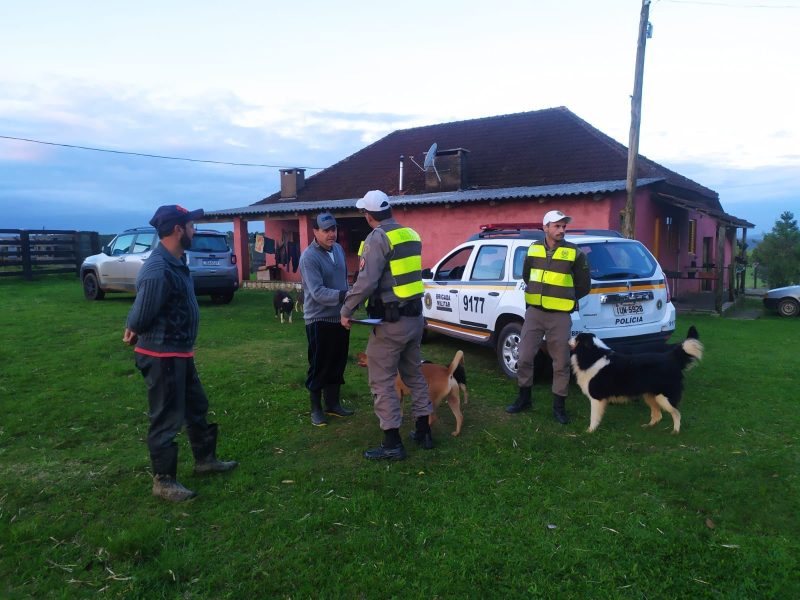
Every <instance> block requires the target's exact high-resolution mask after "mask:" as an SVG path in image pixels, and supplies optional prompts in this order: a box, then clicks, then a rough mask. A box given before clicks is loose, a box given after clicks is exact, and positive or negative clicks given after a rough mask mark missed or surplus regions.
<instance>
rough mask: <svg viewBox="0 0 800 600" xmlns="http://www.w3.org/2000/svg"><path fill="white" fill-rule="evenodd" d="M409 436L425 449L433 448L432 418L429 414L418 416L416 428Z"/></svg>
mask: <svg viewBox="0 0 800 600" xmlns="http://www.w3.org/2000/svg"><path fill="white" fill-rule="evenodd" d="M409 437H410V438H411V439H412V440H413V441H415V442H417V444H419V446H420V447H422V448H424V449H425V450H430V449H431V448H433V435H431V426H430V418H429V417H428V415H425V416H424V417H417V422H416V429H414V431H412V432H411V434H410V435H409Z"/></svg>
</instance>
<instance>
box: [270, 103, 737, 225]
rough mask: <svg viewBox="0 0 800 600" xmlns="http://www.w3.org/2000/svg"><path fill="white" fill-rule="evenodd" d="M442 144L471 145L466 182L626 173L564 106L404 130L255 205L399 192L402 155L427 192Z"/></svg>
mask: <svg viewBox="0 0 800 600" xmlns="http://www.w3.org/2000/svg"><path fill="white" fill-rule="evenodd" d="M434 142H436V143H437V144H438V149H439V151H442V150H448V149H455V148H464V149H466V150H468V151H469V154H468V159H467V179H468V186H469V188H474V189H492V188H507V187H517V186H519V187H522V186H544V185H558V184H566V183H582V182H590V181H594V182H597V181H610V180H620V179H622V180H624V179H625V178H626V172H627V159H628V150H627V148H626V147H625V146H623V145H622V144H620V143H619V142H617V141H615V140H614V139H612V138H611V137H609V136H607V135H606V134H604V133H603V132H601V131H599V130H598V129H596V128H594V127H592V126H591V125H590V124H589V123H587V122H586V121H584V120H583V119H581V118H580V117H578V116H577V115H575V114H574V113H572V112H571V111H570V110H568V109H567V108H565V107H558V108H550V109H545V110H538V111H531V112H524V113H516V114H511V115H501V116H496V117H485V118H482V119H471V120H467V121H456V122H453V123H440V124H438V125H427V126H424V127H414V128H412V129H402V130H398V131H395V132H393V133H390V134H389V135H387V136H385V137H383V138H381V139H380V140H378V141H376V142H374V143H372V144H370V145H369V146H367V147H365V148H363V149H361V150H359V151H358V152H356V153H355V154H352V155H350V156H348V157H347V158H345V159H344V160H342V161H340V162H338V163H336V164H334V165H332V166H331V167H328V168H327V169H325V170H323V171H320V172H319V173H317V174H315V175H313V176H311V177H308V178H307V179H306V181H305V187H304V188H303V189H301V190H300V192H299V193H298V194H297V198H296V199H295V198H286V199H283V200H281V198H280V192H277V193H275V194H272V195H271V196H268V197H267V198H264V199H263V200H261V201H260V202H257V203H256V204H273V203H280V202H298V201H299V202H303V201H305V202H313V201H319V200H336V199H343V198H358V197H361V196H363V195H364V194H365V193H366V192H367V191H369V190H372V189H380V190H383V191H384V192H386V193H387V194H388V195H390V196H395V195H397V194H398V186H399V163H400V156H401V155H403V156H405V157H406V159H405V169H404V182H403V188H404V189H403V193H404V194H424V193H425V174H424V173H423V172H422V171H421V170H420V169H418V168H417V167H416V166H414V164H412V163H411V161H410V160H409V156H413V157H414V159H415V160H416V161H417V162H418V163H420V164H422V161H423V160H424V154H425V152H426V151H427V150H428V148H429V147H430V146H431V144H432V143H434ZM637 167H638V178H663V179H665V180H666V184H667V185H670V186H674V187H675V188H679V189H683V190H686V191H688V192H690V194H691V195H692V196H693V197H694V198H696V199H698V200H700V202H702V203H703V204H706V205H707V206H709V207H710V208H716V209H719V210H722V207H721V206H720V204H719V197H718V195H717V193H716V192H714V191H713V190H710V189H708V188H706V187H703V186H702V185H700V184H698V183H696V182H694V181H692V180H690V179H688V178H686V177H683V176H682V175H679V174H678V173H675V172H674V171H671V170H669V169H667V168H665V167H663V166H661V165H659V164H657V163H655V162H653V161H651V160H648V159H647V158H645V157H643V156H641V155H640V158H639V161H638V164H637Z"/></svg>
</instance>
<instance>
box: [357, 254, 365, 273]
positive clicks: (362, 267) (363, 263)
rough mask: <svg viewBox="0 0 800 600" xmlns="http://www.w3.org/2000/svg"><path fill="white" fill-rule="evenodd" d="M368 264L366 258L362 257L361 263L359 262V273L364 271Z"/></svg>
mask: <svg viewBox="0 0 800 600" xmlns="http://www.w3.org/2000/svg"><path fill="white" fill-rule="evenodd" d="M366 264H367V261H366V259H365V258H364V257H363V256H362V257H361V260H360V261H359V263H358V270H359V271H363V270H364V267H365V266H366Z"/></svg>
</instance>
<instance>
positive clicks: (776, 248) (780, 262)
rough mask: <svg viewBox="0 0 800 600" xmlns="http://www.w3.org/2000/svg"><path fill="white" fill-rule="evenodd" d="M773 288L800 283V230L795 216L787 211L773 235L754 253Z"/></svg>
mask: <svg viewBox="0 0 800 600" xmlns="http://www.w3.org/2000/svg"><path fill="white" fill-rule="evenodd" d="M753 258H754V260H756V261H757V262H758V263H759V269H760V270H762V272H761V273H759V275H760V276H761V277H765V278H766V280H767V283H768V285H769V287H771V288H776V287H783V286H786V285H792V284H795V283H800V229H798V227H797V221H795V219H794V215H793V214H792V213H791V212H789V211H786V212H784V213H783V214H781V217H780V219H778V220H777V221H775V225H774V226H773V228H772V231H771V232H770V233H768V234H766V235H765V236H764V239H763V241H762V242H761V243H760V244H759V245H758V247H757V248H756V249H755V250H754V251H753Z"/></svg>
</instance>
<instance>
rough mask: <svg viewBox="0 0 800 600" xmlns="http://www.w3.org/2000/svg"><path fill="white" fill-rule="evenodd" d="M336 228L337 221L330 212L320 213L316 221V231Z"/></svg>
mask: <svg viewBox="0 0 800 600" xmlns="http://www.w3.org/2000/svg"><path fill="white" fill-rule="evenodd" d="M331 227H336V219H334V218H333V215H332V214H331V213H329V212H324V213H319V214H318V215H317V218H316V219H315V221H314V229H330V228H331Z"/></svg>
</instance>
